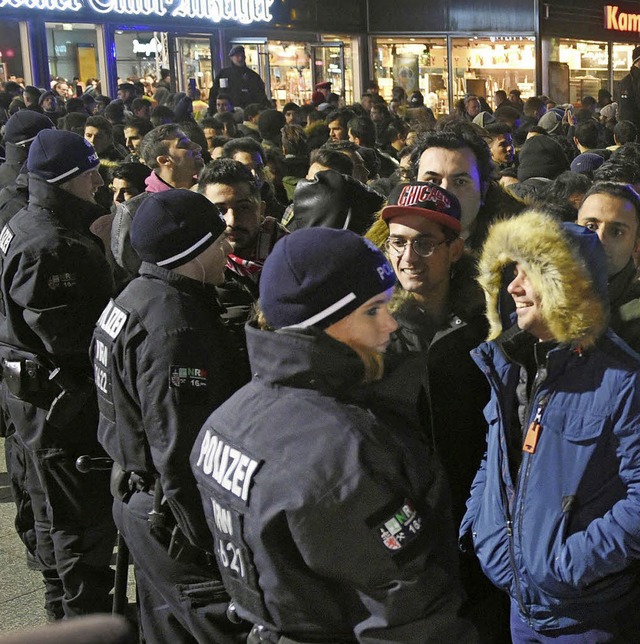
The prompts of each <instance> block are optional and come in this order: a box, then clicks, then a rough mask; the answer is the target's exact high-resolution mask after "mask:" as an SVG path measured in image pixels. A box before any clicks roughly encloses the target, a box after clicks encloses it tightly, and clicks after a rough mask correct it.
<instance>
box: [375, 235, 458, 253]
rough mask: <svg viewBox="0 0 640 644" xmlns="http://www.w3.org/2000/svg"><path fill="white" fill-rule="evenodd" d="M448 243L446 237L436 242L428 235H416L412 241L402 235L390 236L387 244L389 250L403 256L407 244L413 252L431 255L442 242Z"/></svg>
mask: <svg viewBox="0 0 640 644" xmlns="http://www.w3.org/2000/svg"><path fill="white" fill-rule="evenodd" d="M446 243H447V240H446V239H443V240H442V241H441V242H434V241H431V240H430V239H429V238H428V237H416V238H415V239H412V240H411V241H409V240H407V239H402V237H389V239H387V244H386V245H387V250H388V251H389V252H390V253H393V254H394V255H397V256H398V257H402V255H404V253H405V251H406V250H407V246H411V249H412V250H413V252H414V253H415V254H416V255H419V256H420V257H431V255H433V253H434V252H435V250H436V248H438V246H442V244H446Z"/></svg>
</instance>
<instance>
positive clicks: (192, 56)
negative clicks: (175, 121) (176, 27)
mask: <svg viewBox="0 0 640 644" xmlns="http://www.w3.org/2000/svg"><path fill="white" fill-rule="evenodd" d="M176 49H177V51H178V87H179V88H181V89H182V91H187V88H188V87H189V81H190V80H191V79H195V82H196V87H197V88H198V89H199V90H200V98H201V99H202V100H203V101H207V100H208V99H209V88H210V87H211V85H212V83H213V68H212V66H211V41H210V40H209V38H204V37H201V38H197V37H193V36H185V37H180V38H176Z"/></svg>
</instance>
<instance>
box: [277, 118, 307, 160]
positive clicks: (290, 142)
mask: <svg viewBox="0 0 640 644" xmlns="http://www.w3.org/2000/svg"><path fill="white" fill-rule="evenodd" d="M282 149H283V151H284V153H285V154H293V155H295V156H299V157H302V156H307V155H308V154H309V148H308V146H307V135H306V134H305V133H304V128H303V127H301V126H300V125H285V126H284V127H283V128H282Z"/></svg>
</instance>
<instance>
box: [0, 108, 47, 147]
mask: <svg viewBox="0 0 640 644" xmlns="http://www.w3.org/2000/svg"><path fill="white" fill-rule="evenodd" d="M52 127H53V123H52V122H51V119H50V118H49V117H47V116H45V115H44V114H41V113H40V112H35V111H34V110H20V111H18V112H16V113H15V114H14V115H13V116H12V117H11V118H10V119H9V120H8V121H7V124H6V125H5V126H4V141H5V143H13V144H14V145H28V144H29V143H31V142H32V141H33V140H34V139H35V138H36V136H37V135H38V132H40V131H41V130H50V129H51V128H52Z"/></svg>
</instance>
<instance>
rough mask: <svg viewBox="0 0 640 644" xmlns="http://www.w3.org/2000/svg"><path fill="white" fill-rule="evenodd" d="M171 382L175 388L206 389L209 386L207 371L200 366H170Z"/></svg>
mask: <svg viewBox="0 0 640 644" xmlns="http://www.w3.org/2000/svg"><path fill="white" fill-rule="evenodd" d="M169 384H170V386H171V387H173V388H174V389H182V390H187V391H205V390H206V389H207V387H208V383H207V371H206V369H201V368H199V367H183V366H179V365H171V366H170V367H169Z"/></svg>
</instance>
